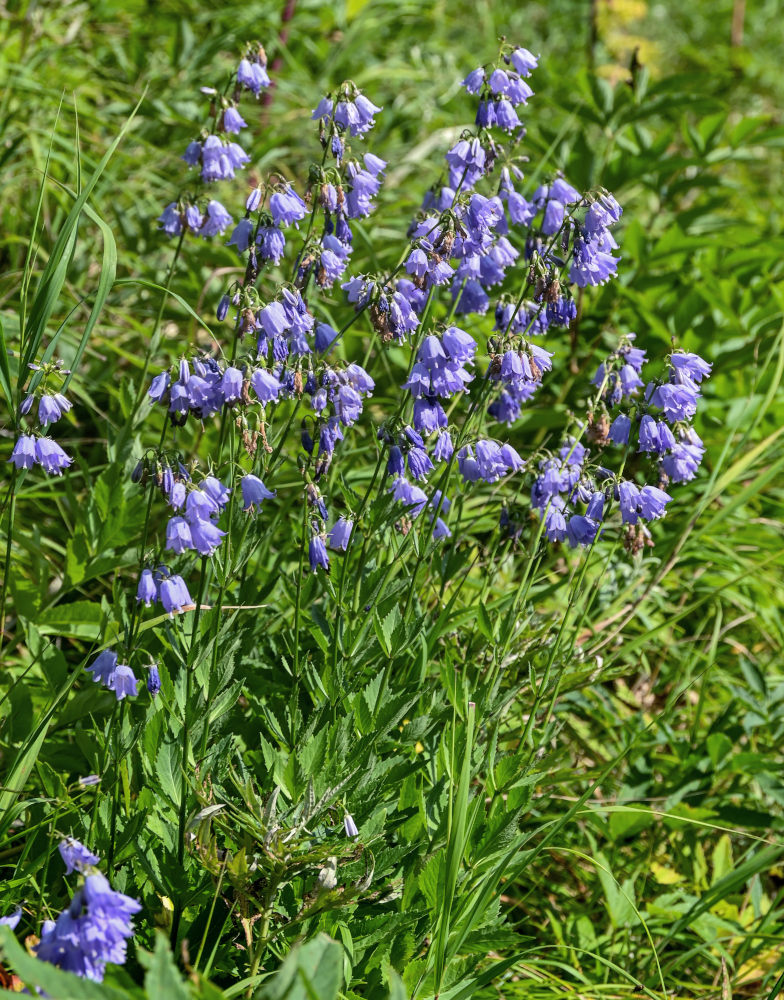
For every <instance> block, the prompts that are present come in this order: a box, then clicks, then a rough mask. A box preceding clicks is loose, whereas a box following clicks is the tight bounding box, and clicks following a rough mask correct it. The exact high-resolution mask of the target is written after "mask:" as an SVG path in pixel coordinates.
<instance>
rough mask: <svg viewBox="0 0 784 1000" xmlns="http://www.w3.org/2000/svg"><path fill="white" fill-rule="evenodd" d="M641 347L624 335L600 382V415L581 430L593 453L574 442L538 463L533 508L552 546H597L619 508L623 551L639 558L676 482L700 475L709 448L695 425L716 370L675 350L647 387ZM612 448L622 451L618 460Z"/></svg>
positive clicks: (570, 440)
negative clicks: (704, 386)
mask: <svg viewBox="0 0 784 1000" xmlns="http://www.w3.org/2000/svg"><path fill="white" fill-rule="evenodd" d="M634 341H635V336H634V334H628V335H627V336H625V337H624V338H623V339H622V340H621V342H620V343H619V345H618V347H617V349H616V350H615V351H613V353H612V354H611V355H610V356H609V357H608V358H607V359H606V361H604V362H603V363H602V364H601V365H600V366H599V368H598V370H597V371H596V374H595V375H594V377H593V380H592V382H593V385H594V386H595V387H596V389H597V392H596V399H595V404H594V409H593V410H592V411H591V413H590V414H589V419H588V422H587V424H585V425H584V426H583V427H582V428H581V431H583V430H584V432H585V437H586V439H587V440H588V442H589V443H590V444H589V447H586V445H584V444H583V443H582V442H581V441H580V440H579V439H577V438H574V437H571V438H568V439H566V440H565V441H564V443H563V445H562V446H561V448H560V450H559V451H558V452H557V453H556V454H554V455H552V456H550V457H546V458H544V459H542V460H541V461H540V463H539V475H538V476H537V478H536V480H535V481H534V484H533V487H532V492H531V502H532V505H533V507H534V509H536V510H537V511H538V512H539V514H540V516H541V518H542V522H543V530H544V535H545V537H546V538H547V539H548V540H549V541H552V542H561V541H568V543H569V544H570V545H571V546H572V547H576V546H580V545H581V546H586V545H592V544H593V543H594V541H595V540H596V538H597V537H598V536H599V535H600V534H601V533H602V531H603V527H602V526H603V524H604V523H605V522H606V521H607V520H608V518H609V516H610V514H611V513H612V511H613V508H614V505H617V507H616V508H615V509H617V511H618V513H620V520H621V527H622V531H623V541H624V545H625V547H626V548H627V549H628V550H629V551H631V552H637V551H639V550H640V549H641V548H643V547H644V546H648V545H652V544H653V541H652V536H651V533H650V530H649V528H648V527H647V525H648V523H650V522H651V521H655V520H658V519H660V518H662V517H664V516H665V514H666V511H667V505H668V504H669V503H670V502H671V501H672V499H673V498H672V496H671V494H670V493H668V492H667V489H668V488H669V486H670V483H679V482H685V481H687V480H689V479H692V478H693V477H694V475H695V474H696V471H697V467H698V466H699V463H700V461H701V459H702V456H703V454H704V448H703V446H702V442H701V441H700V439H699V437H698V436H697V434H696V432H695V431H694V429H693V427H692V426H691V424H690V421H691V418H692V417H693V416H694V414H695V412H696V408H697V400H698V398H699V395H700V392H699V386H700V383H701V382H702V380H703V379H704V378H706V377H708V375H709V374H710V370H711V365H710V364H708V363H707V362H706V361H704V360H703V359H702V358H700V357H699V356H698V355H696V354H690V353H687V352H684V351H673V352H672V353H671V354H670V355H669V357H668V359H667V362H666V364H667V368H666V371H667V375H666V377H665V378H662V379H658V380H656V381H651V382H648V383H647V385H646V384H645V382H644V381H643V379H642V378H641V373H642V369H643V366H644V365H645V363H646V357H645V352H644V351H642V350H640V349H639V348H638V347H636V346H635V344H634ZM643 387H644V391H642V390H643ZM590 445H593V446H594V448H595V454H594V455H591V451H590ZM613 448H614V449H615V453H617V452H618V451H621V452H622V454H621V457H620V459H619V460H618V461H615V460H613V454H614V452H613ZM611 465H616V466H617V467H616V468H615V469H613V468H611V467H610V466H611ZM670 473H674V475H671V474H670ZM641 478H644V479H647V482H643V483H642V484H641V483H640V479H641Z"/></svg>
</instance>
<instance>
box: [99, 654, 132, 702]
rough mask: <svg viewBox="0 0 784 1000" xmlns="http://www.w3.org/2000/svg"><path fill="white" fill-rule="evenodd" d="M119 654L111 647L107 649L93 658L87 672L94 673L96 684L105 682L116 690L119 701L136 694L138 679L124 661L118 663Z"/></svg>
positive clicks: (109, 687)
mask: <svg viewBox="0 0 784 1000" xmlns="http://www.w3.org/2000/svg"><path fill="white" fill-rule="evenodd" d="M117 661H118V656H117V654H116V653H115V652H113V651H112V650H110V649H105V650H104V651H103V652H102V653H99V654H98V656H96V658H95V659H94V660H93V662H92V663H91V664H90V666H89V667H87V668H86V669H87V672H88V673H89V674H92V676H93V680H94V681H95V682H96V684H103V686H104V687H106V688H108V689H109V690H110V691H114V693H115V695H116V696H117V701H122V700H123V698H125V697H127V696H130V697H133V696H134V695H135V694H136V685H137V683H138V681H137V680H136V677H135V675H134V672H133V670H131V668H130V667H129V666H127V665H126V664H124V663H118V662H117Z"/></svg>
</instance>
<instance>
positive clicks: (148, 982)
mask: <svg viewBox="0 0 784 1000" xmlns="http://www.w3.org/2000/svg"><path fill="white" fill-rule="evenodd" d="M138 957H139V961H140V962H141V964H142V965H143V966H144V968H145V969H146V970H147V972H146V973H145V976H144V988H145V990H146V991H147V996H148V997H162V998H163V997H165V998H166V1000H189V997H190V993H189V991H188V989H187V987H186V985H185V983H184V982H183V980H182V977H181V976H180V973H179V972H178V971H177V967H176V966H175V964H174V961H173V959H172V954H171V951H170V950H169V943H168V941H167V939H166V935H165V934H163V933H162V932H161V931H158V933H157V934H156V936H155V951H154V952H149V951H139V952H138Z"/></svg>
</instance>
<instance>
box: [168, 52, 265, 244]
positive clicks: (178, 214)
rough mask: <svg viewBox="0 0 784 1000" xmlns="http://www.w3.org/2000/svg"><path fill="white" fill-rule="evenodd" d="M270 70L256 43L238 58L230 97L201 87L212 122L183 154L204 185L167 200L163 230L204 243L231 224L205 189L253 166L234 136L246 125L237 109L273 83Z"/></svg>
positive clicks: (171, 234) (220, 207) (263, 54)
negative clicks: (242, 101)
mask: <svg viewBox="0 0 784 1000" xmlns="http://www.w3.org/2000/svg"><path fill="white" fill-rule="evenodd" d="M266 67H267V57H266V54H265V52H264V49H263V48H262V47H261V46H260V45H257V44H252V45H249V46H248V47H247V50H246V53H245V55H244V56H243V57H242V59H241V60H240V64H239V67H238V69H237V73H236V85H235V87H234V91H233V94H232V96H231V97H227V96H225V95H224V96H219V95H218V93H217V91H216V90H215V89H214V88H212V87H204V88H202V92H203V93H204V94H206V95H207V96H208V97H209V98H210V110H209V119H210V122H209V125H207V126H206V127H205V128H204V129H203V130H202V132H201V134H200V136H199V138H198V139H194V140H192V141H191V142H190V143H188V146H187V148H186V150H185V152H184V153H183V155H182V159H183V160H185V162H186V163H187V164H188V166H189V167H198V169H199V180H200V181H201V184H200V185H198V187H199V190H198V191H197V192H196V193H193V192H186V193H183V194H182V195H180V197H179V198H178V199H177V200H176V201H172V202H169V204H168V205H167V206H166V207H165V208H164V210H163V212H162V213H161V215H160V216H159V217H158V222H159V223H160V228H161V229H162V230H163V231H164V232H165V233H166V234H167V235H168V236H181V235H183V234H184V233H185V232H191V233H193V234H194V235H196V236H202V237H204V238H205V239H206V238H210V237H212V236H217V235H219V234H220V233H223V232H225V230H226V229H228V227H229V226H230V225H231V224H232V221H233V220H232V217H231V215H230V213H229V212H228V211H227V210H226V209H225V208H224V206H223V204H222V203H221V202H220V201H218V200H217V199H215V198H211V197H209V196H208V195H207V194H206V190H205V191H204V192H203V191H202V190H201V189H202V188H205V186H206V185H210V184H212V183H214V182H215V181H225V180H232V179H233V178H234V176H235V173H236V171H237V170H240V169H242V168H243V167H244V166H245V165H246V164H247V163H249V162H250V156H248V154H247V153H246V152H245V150H244V149H243V148H242V146H241V145H240V144H239V143H238V142H235V141H234V139H232V138H231V136H234V135H238V134H239V133H240V132H241V131H242V129H244V128H247V127H248V124H247V122H246V121H245V119H244V118H243V117H242V115H241V114H240V112H239V110H238V103H239V100H240V97H241V95H242V93H243V91H250V92H251V93H252V94H254V95H255V96H258V95H259V93H260V91H261V90H262V89H263V88H264V87H268V86H269V85H270V79H269V76H268V75H267V68H266Z"/></svg>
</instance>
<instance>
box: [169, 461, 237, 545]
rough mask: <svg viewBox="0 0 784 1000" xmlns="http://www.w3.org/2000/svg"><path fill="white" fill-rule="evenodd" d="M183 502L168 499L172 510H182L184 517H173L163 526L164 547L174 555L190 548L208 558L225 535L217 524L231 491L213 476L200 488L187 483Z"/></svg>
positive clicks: (178, 499)
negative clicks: (187, 487)
mask: <svg viewBox="0 0 784 1000" xmlns="http://www.w3.org/2000/svg"><path fill="white" fill-rule="evenodd" d="M189 485H190V487H191V488H190V489H189V490H188V491H187V492H186V491H183V492H185V497H184V503H183V502H182V499H183V498H182V497H181V495H178V496H177V497H174V496H170V498H169V503H170V505H171V506H172V507H173V508H174V510H180V509H183V508H184V512H185V513H184V515H179V514H177V515H175V516H174V517H172V518H170V519H169V523H168V524H167V525H166V548H167V549H168V550H170V551H171V552H174V553H175V554H176V555H179V554H180V553H182V552H185V551H187V550H188V549H193V550H195V551H196V552H198V553H199V555H202V556H209V555H212V553H213V552H214V551H215V549H216V548H217V547H218V546H219V545H220V543H221V539H222V538H223V537H224V536H225V534H226V532H225V531H222V530H221V529H220V528H219V527H218V526H217V524H216V521H217V520H218V517H219V516H220V514H221V511H222V510H223V508H224V507H225V506H226V504H227V503H228V502H229V495H230V493H231V490H230V489H229V488H228V487H227V486H224V485H223V483H221V482H220V480H219V479H216V478H215V476H207V477H206V478H205V479H204V480H203V481H202V483H201V485H200V486H194V485H193V484H192V483H190V484H189Z"/></svg>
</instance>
